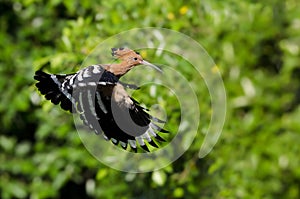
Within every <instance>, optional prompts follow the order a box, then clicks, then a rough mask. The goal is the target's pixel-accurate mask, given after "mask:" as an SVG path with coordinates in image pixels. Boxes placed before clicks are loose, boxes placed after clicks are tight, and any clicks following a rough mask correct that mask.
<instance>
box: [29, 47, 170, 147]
mask: <svg viewBox="0 0 300 199" xmlns="http://www.w3.org/2000/svg"><path fill="white" fill-rule="evenodd" d="M112 55H113V56H114V57H116V58H117V59H119V60H121V63H113V64H98V65H91V66H88V67H86V68H83V69H82V70H79V71H78V72H76V73H73V74H66V75H62V74H60V75H57V74H47V73H45V72H43V71H36V73H35V76H34V78H35V79H36V80H37V81H38V82H37V83H36V86H37V88H38V89H39V91H40V92H41V94H43V95H45V97H46V99H47V100H51V102H52V103H53V104H56V105H57V104H60V106H61V108H62V109H64V110H67V111H70V112H71V113H76V112H77V113H79V115H80V118H81V119H82V120H83V123H84V124H85V125H87V126H89V127H90V128H91V129H93V130H94V131H95V133H96V134H101V133H103V136H104V138H105V139H106V140H111V141H112V143H113V144H115V145H118V144H119V143H120V145H121V146H122V147H123V148H124V149H126V148H127V145H128V144H129V145H130V146H131V149H133V151H135V152H136V151H137V143H138V144H139V146H140V147H141V148H143V149H144V150H146V151H149V149H148V147H147V145H146V143H145V142H148V143H149V144H150V145H152V146H154V147H158V146H157V144H156V142H155V141H159V142H161V141H165V140H164V139H163V138H162V137H160V136H159V135H158V132H162V133H167V132H168V131H166V130H164V129H163V128H161V127H160V126H158V125H157V124H156V123H164V121H162V120H159V119H157V118H155V117H153V116H151V115H150V114H149V113H148V112H147V110H146V109H145V108H143V107H141V106H140V105H139V103H138V102H137V101H136V100H134V99H133V98H132V97H130V96H129V94H128V93H127V92H126V90H125V88H131V89H137V88H138V87H136V86H135V85H131V84H126V83H123V82H121V81H120V80H119V78H120V77H122V76H123V75H124V74H126V73H127V72H128V71H129V70H130V69H132V68H133V67H134V66H137V65H140V64H144V65H149V66H151V67H153V68H155V69H157V70H160V69H159V68H158V67H156V66H154V65H152V64H150V63H149V62H147V61H145V60H143V58H142V57H141V56H140V55H139V54H138V53H137V52H135V51H133V50H130V49H128V48H112ZM154 140H155V141H154Z"/></svg>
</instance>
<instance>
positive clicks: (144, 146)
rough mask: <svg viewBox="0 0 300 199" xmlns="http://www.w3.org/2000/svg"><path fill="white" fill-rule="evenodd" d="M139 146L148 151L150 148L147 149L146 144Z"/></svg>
mask: <svg viewBox="0 0 300 199" xmlns="http://www.w3.org/2000/svg"><path fill="white" fill-rule="evenodd" d="M140 147H141V148H142V149H144V150H145V151H147V152H150V150H149V148H148V147H147V145H146V144H144V145H140Z"/></svg>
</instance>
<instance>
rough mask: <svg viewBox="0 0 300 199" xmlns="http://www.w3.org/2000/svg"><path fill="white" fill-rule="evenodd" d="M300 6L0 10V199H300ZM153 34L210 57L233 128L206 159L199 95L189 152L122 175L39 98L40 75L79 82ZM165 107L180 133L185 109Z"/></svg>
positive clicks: (104, 5) (38, 2)
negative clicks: (182, 39)
mask: <svg viewBox="0 0 300 199" xmlns="http://www.w3.org/2000/svg"><path fill="white" fill-rule="evenodd" d="M299 6H300V3H299V1H297V0H286V1H279V0H275V1H264V2H260V1H237V0H226V1H206V0H204V1H196V0H191V1H182V0H180V1H159V0H154V1H148V0H141V1H138V2H135V1H119V0H110V1H79V0H76V1H74V0H66V1H62V0H49V1H42V0H17V1H8V0H7V1H6V0H4V1H1V2H0V19H1V20H0V26H1V30H0V48H1V56H0V74H1V79H0V89H1V91H2V92H1V97H0V101H1V103H0V125H1V131H0V132H1V134H0V151H1V153H0V162H1V164H0V194H1V196H0V197H1V198H61V197H69V198H87V197H91V198H124V199H125V198H299V197H300V189H299V187H300V159H299V158H298V155H299V154H300V147H299V141H300V134H299V133H300V125H299V118H300V108H299V103H300V98H299V93H300V86H299V85H300V81H299V78H300V73H299V71H300V70H299V69H300V65H299V63H300V50H299V49H300V37H299V35H300V20H299V18H300V14H299V9H298V8H299ZM149 26H153V27H164V28H170V29H173V30H177V31H180V32H183V33H185V34H187V35H189V36H191V37H193V38H194V39H195V40H197V41H199V42H200V43H201V44H202V45H203V46H204V48H205V49H206V50H207V52H208V53H209V54H210V55H211V56H212V57H213V59H214V60H215V62H216V64H217V65H218V66H219V68H220V70H221V73H222V76H223V80H224V84H225V87H226V92H227V95H228V99H227V100H228V108H227V120H226V124H225V127H224V129H223V132H222V134H221V137H220V140H219V141H218V143H217V145H216V146H215V148H214V149H213V151H212V152H211V153H210V154H209V155H208V156H206V157H205V158H204V159H198V156H197V155H198V151H199V148H200V146H201V144H202V141H203V138H202V133H203V132H205V129H206V128H207V127H208V126H207V125H208V123H209V121H210V105H209V101H210V99H209V97H208V96H209V94H208V92H207V90H206V88H205V87H204V86H201V85H200V86H199V87H198V90H196V92H197V94H198V95H199V96H198V98H199V101H200V103H201V105H200V106H201V124H200V127H199V132H198V133H199V134H198V136H197V139H196V140H195V141H194V143H193V145H192V146H191V147H190V149H189V150H188V151H187V152H186V153H185V154H184V155H183V156H182V157H180V159H179V160H177V161H175V162H174V163H173V164H171V165H169V166H168V167H166V168H164V169H162V170H159V171H154V172H151V173H141V174H132V173H122V172H119V171H115V170H113V169H110V168H109V167H107V166H104V165H102V164H101V163H99V162H98V161H97V160H96V159H95V158H94V157H93V156H91V155H90V154H89V153H88V152H87V151H86V149H85V148H84V146H83V145H82V143H81V140H80V138H79V137H78V134H77V132H76V130H75V128H74V125H73V123H74V122H73V118H72V116H71V115H70V114H68V113H66V112H64V111H62V110H60V108H59V107H58V106H54V105H52V104H51V103H50V102H48V101H46V100H45V99H44V98H43V97H42V96H40V95H39V94H38V93H37V90H36V89H35V87H34V80H33V75H34V71H35V70H37V69H40V68H43V69H45V70H48V71H50V72H53V73H58V72H59V73H65V72H74V71H75V70H76V69H78V68H79V66H80V64H81V62H83V60H84V58H85V57H86V56H87V55H88V54H89V53H90V52H91V51H92V50H93V48H94V47H95V46H96V45H97V44H98V43H99V42H101V41H103V40H104V39H106V38H108V37H109V36H112V35H114V34H117V33H119V32H121V31H125V30H128V29H131V28H140V27H149ZM108 48H110V47H108ZM149 57H150V56H149ZM151 57H153V56H152V55H151ZM165 58H166V57H163V56H162V57H158V58H155V59H156V61H157V62H159V59H165ZM178 63H180V64H178V66H174V67H177V68H176V69H177V70H179V71H180V72H181V73H182V74H184V75H185V77H186V78H187V79H189V80H190V81H193V80H194V79H196V78H197V77H196V75H195V73H194V72H193V70H190V69H189V68H190V67H189V64H188V63H186V62H185V61H183V60H178ZM146 90H147V89H146ZM150 90H151V89H150ZM149 92H150V91H149ZM159 97H160V99H159V103H161V104H162V105H163V106H165V107H168V108H167V109H169V111H170V113H168V114H169V115H172V116H173V118H172V119H171V120H170V126H169V127H170V129H176V128H177V126H176V123H177V122H178V120H179V119H178V118H179V117H180V115H179V113H180V112H179V110H177V109H176V106H177V105H178V104H177V101H176V98H175V97H172V96H171V97H169V98H168V104H166V103H165V102H164V101H165V100H164V98H166V97H168V96H164V95H161V96H158V98H159ZM138 98H139V99H141V101H143V103H145V104H147V105H151V104H153V102H154V101H155V99H154V98H153V97H152V98H149V97H148V94H140V95H139V97H138Z"/></svg>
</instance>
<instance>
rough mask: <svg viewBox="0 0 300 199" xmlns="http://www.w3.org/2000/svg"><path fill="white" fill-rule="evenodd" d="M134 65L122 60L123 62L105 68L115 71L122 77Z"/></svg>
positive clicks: (116, 74) (115, 73) (114, 72)
mask: <svg viewBox="0 0 300 199" xmlns="http://www.w3.org/2000/svg"><path fill="white" fill-rule="evenodd" d="M132 67H133V65H129V64H128V63H126V62H121V63H115V64H110V65H106V66H105V70H107V71H109V72H111V73H113V74H114V75H115V76H117V77H121V76H123V75H124V74H126V73H127V72H128V71H129V70H130V69H131V68H132Z"/></svg>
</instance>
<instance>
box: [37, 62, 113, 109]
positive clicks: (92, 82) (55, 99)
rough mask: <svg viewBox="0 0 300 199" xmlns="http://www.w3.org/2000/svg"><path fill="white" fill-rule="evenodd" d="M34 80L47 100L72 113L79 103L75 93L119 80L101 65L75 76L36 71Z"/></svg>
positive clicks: (84, 70) (81, 71)
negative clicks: (88, 87)
mask: <svg viewBox="0 0 300 199" xmlns="http://www.w3.org/2000/svg"><path fill="white" fill-rule="evenodd" d="M34 79H35V80H37V81H38V82H37V83H36V87H37V88H38V89H39V91H40V92H41V94H43V95H45V97H46V99H47V100H51V102H52V103H54V104H56V105H57V104H60V106H61V108H62V109H64V110H67V111H70V112H72V113H74V112H76V108H77V107H76V106H77V101H76V99H75V98H74V97H73V92H77V90H78V89H82V88H85V87H86V86H94V87H95V86H96V85H103V86H106V85H114V84H116V82H118V78H117V77H116V76H115V75H113V74H112V73H110V72H108V71H106V70H104V69H103V68H102V67H101V66H100V65H92V66H89V67H87V68H84V69H82V70H80V71H78V72H77V73H74V74H67V75H65V74H60V75H55V74H48V73H45V72H43V71H36V73H35V76H34Z"/></svg>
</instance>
